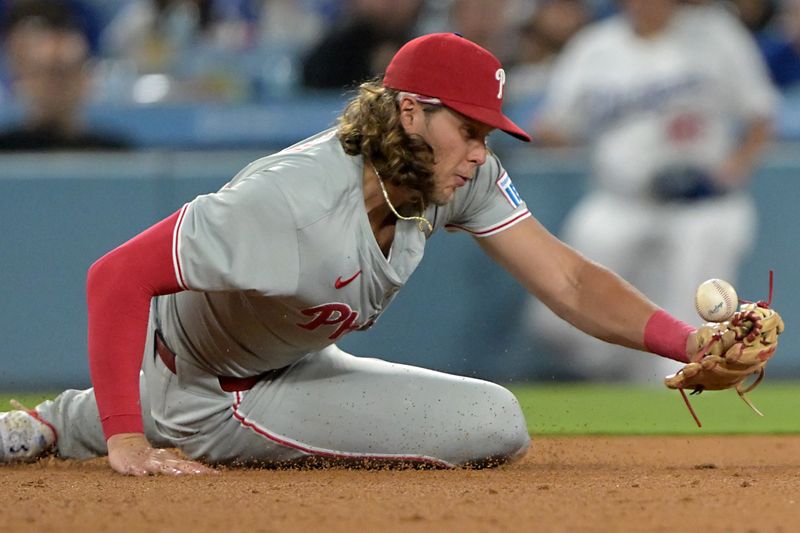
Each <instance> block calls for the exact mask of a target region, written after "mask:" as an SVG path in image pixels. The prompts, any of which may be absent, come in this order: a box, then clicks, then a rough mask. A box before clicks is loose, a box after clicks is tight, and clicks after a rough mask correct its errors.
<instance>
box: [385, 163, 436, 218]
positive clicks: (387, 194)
mask: <svg viewBox="0 0 800 533" xmlns="http://www.w3.org/2000/svg"><path fill="white" fill-rule="evenodd" d="M370 166H371V167H372V171H373V172H374V173H375V175H376V176H377V177H378V184H379V185H380V186H381V192H383V197H384V199H386V205H388V206H389V209H390V210H391V211H392V213H393V214H394V216H396V217H397V218H399V219H400V220H416V221H417V228H419V230H420V231H421V232H422V233H425V228H426V227H427V229H428V232H429V233H433V226H432V225H431V223H430V222H429V221H428V219H427V218H425V217H423V216H413V217H404V216H403V215H401V214H400V213H398V212H397V210H396V209H395V208H394V206H393V205H392V202H391V200H389V193H388V192H386V186H385V185H384V184H383V180H382V179H381V175H380V174H379V173H378V169H376V168H375V165H374V164H373V163H372V162H370ZM422 212H423V213H424V212H425V209H424V204H423V210H422Z"/></svg>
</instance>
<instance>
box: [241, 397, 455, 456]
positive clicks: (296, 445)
mask: <svg viewBox="0 0 800 533" xmlns="http://www.w3.org/2000/svg"><path fill="white" fill-rule="evenodd" d="M235 394H236V402H235V403H234V404H233V417H234V418H235V419H236V420H238V421H239V423H240V424H241V425H242V426H243V427H246V428H248V429H250V430H252V431H254V432H255V433H257V434H258V435H261V436H262V437H264V438H266V439H268V440H271V441H272V442H274V443H276V444H280V445H281V446H286V447H287V448H292V449H294V450H298V451H301V452H303V453H305V454H308V455H315V456H319V457H332V458H336V459H374V460H376V461H386V460H390V461H408V462H413V463H424V464H429V465H431V466H436V467H439V468H455V465H454V464H452V463H448V462H447V461H443V460H441V459H436V458H434V457H428V456H426V455H408V454H395V453H357V452H342V451H336V450H328V449H326V448H319V447H316V446H312V445H310V444H306V443H302V442H300V441H297V440H295V439H292V438H289V437H286V436H283V435H278V434H277V433H273V432H272V431H270V430H268V429H267V428H265V427H262V426H261V425H259V424H257V423H256V422H253V421H252V420H249V419H248V418H247V416H246V415H245V414H244V413H242V412H241V410H240V407H241V403H242V393H241V392H236V393H235Z"/></svg>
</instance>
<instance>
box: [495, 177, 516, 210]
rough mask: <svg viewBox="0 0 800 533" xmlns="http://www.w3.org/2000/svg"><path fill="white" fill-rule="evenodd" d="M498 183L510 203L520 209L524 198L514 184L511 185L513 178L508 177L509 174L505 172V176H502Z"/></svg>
mask: <svg viewBox="0 0 800 533" xmlns="http://www.w3.org/2000/svg"><path fill="white" fill-rule="evenodd" d="M496 183H497V186H498V187H499V188H500V192H502V193H503V196H505V197H506V200H508V203H510V204H511V205H512V206H513V207H515V208H516V207H519V204H521V203H522V197H521V196H520V195H519V193H518V192H517V189H516V188H515V187H514V184H513V183H511V176H509V175H508V172H503V175H502V176H500V178H499V179H498V180H497V182H496Z"/></svg>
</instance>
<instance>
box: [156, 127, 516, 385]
mask: <svg viewBox="0 0 800 533" xmlns="http://www.w3.org/2000/svg"><path fill="white" fill-rule="evenodd" d="M362 171H363V160H362V158H361V157H351V156H348V155H347V154H346V153H345V152H344V150H343V149H342V146H341V144H340V143H339V140H338V139H337V137H336V135H335V130H328V131H325V132H323V133H321V134H319V135H317V136H315V137H312V138H310V139H308V140H306V141H303V142H301V143H298V144H297V145H294V146H292V147H290V148H287V149H285V150H283V151H281V152H279V153H277V154H275V155H272V156H269V157H265V158H262V159H260V160H258V161H256V162H254V163H252V164H251V165H249V166H247V167H246V168H244V169H243V170H242V171H241V172H240V173H239V174H238V175H237V176H236V177H235V178H234V179H233V180H232V181H231V182H230V183H228V184H227V185H226V186H225V187H224V188H222V190H220V191H219V192H217V193H214V194H209V195H204V196H200V197H198V198H196V199H195V200H194V201H193V202H191V203H189V204H187V205H186V206H185V207H184V212H183V213H182V216H181V218H180V221H179V223H178V226H177V229H176V235H175V239H174V240H175V242H174V246H175V255H174V259H175V269H176V274H177V277H178V279H179V280H180V281H181V283H182V284H184V285H185V287H186V288H187V289H189V290H188V291H184V292H181V293H177V294H173V295H169V296H162V297H159V298H158V305H157V323H158V326H159V328H160V329H161V331H162V333H163V335H164V338H165V340H166V341H167V344H169V345H170V346H171V347H172V348H173V349H174V350H175V351H177V352H179V353H180V354H181V356H184V354H186V355H185V356H188V357H191V358H192V359H193V360H194V362H195V363H197V364H198V366H200V367H201V368H203V369H205V370H207V371H208V372H210V373H215V374H220V375H226V376H234V377H245V376H252V375H254V374H258V373H261V372H264V371H266V370H271V369H275V368H280V367H283V366H286V365H287V364H290V363H293V362H295V361H297V360H298V359H300V358H302V357H303V356H305V355H307V354H308V353H310V352H314V351H317V350H320V349H321V348H323V347H325V346H327V345H329V344H332V343H333V342H335V341H336V340H337V339H339V338H341V337H342V335H345V334H347V333H349V332H351V331H353V330H360V329H361V330H363V329H366V328H368V327H370V326H371V325H372V324H373V323H374V322H375V320H376V319H377V318H378V317H379V316H380V314H381V313H382V312H383V311H384V310H385V309H386V307H387V306H388V305H389V303H390V302H391V301H392V299H393V298H394V297H395V295H396V294H397V292H398V290H399V289H400V288H401V287H402V286H403V285H404V284H405V283H406V281H407V280H408V278H409V276H410V275H411V273H412V272H413V271H414V269H415V268H416V267H417V265H418V264H419V261H420V260H421V259H422V255H423V252H424V248H425V242H426V238H425V235H424V234H423V233H422V232H421V231H420V230H419V229H418V227H417V224H416V223H415V222H409V221H402V220H400V221H398V223H397V227H396V232H395V237H394V242H393V244H392V248H391V252H390V254H389V257H388V258H387V257H385V256H384V255H383V252H382V251H381V250H380V248H379V247H378V245H377V242H376V240H375V237H374V235H373V233H372V229H371V227H370V223H369V220H368V218H367V212H366V209H365V206H364V195H363V191H362ZM426 216H427V217H428V218H429V219H430V220H431V221H432V222H433V224H434V230H436V229H439V228H442V227H447V228H448V229H463V230H465V231H469V232H471V233H473V234H475V235H479V236H481V235H489V234H492V233H493V232H496V231H500V230H501V229H502V228H504V227H507V226H509V225H510V224H513V223H514V222H515V221H518V220H521V219H522V218H524V217H526V216H529V213H528V210H527V208H526V207H525V204H524V203H523V202H522V200H521V199H520V198H519V196H518V195H517V194H516V191H515V190H514V187H513V185H512V184H511V180H510V179H509V177H508V175H507V174H506V173H505V172H504V171H503V169H502V167H501V166H500V163H499V162H498V160H497V158H496V157H494V156H489V158H488V161H487V162H486V163H485V164H484V165H483V166H481V167H480V169H479V171H478V175H477V177H476V179H474V180H471V181H470V182H469V183H468V184H467V185H466V186H465V187H463V188H461V189H460V190H458V191H457V193H456V195H455V197H454V199H453V201H452V202H451V203H449V204H448V205H447V206H444V207H435V206H432V207H430V208H428V210H427V212H426Z"/></svg>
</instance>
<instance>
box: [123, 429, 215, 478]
mask: <svg viewBox="0 0 800 533" xmlns="http://www.w3.org/2000/svg"><path fill="white" fill-rule="evenodd" d="M108 463H109V464H110V465H111V468H113V469H114V470H115V471H117V472H119V473H120V474H126V475H131V476H146V475H150V474H170V475H175V476H180V475H184V474H215V473H217V471H216V470H214V469H213V468H210V467H208V466H206V465H203V464H201V463H198V462H196V461H190V460H188V459H184V458H182V457H179V456H178V455H177V454H176V453H175V452H173V451H171V450H163V449H156V448H153V447H152V446H150V443H149V442H147V439H146V438H145V436H144V435H143V434H141V433H117V434H116V435H112V436H111V437H110V438H109V439H108Z"/></svg>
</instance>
